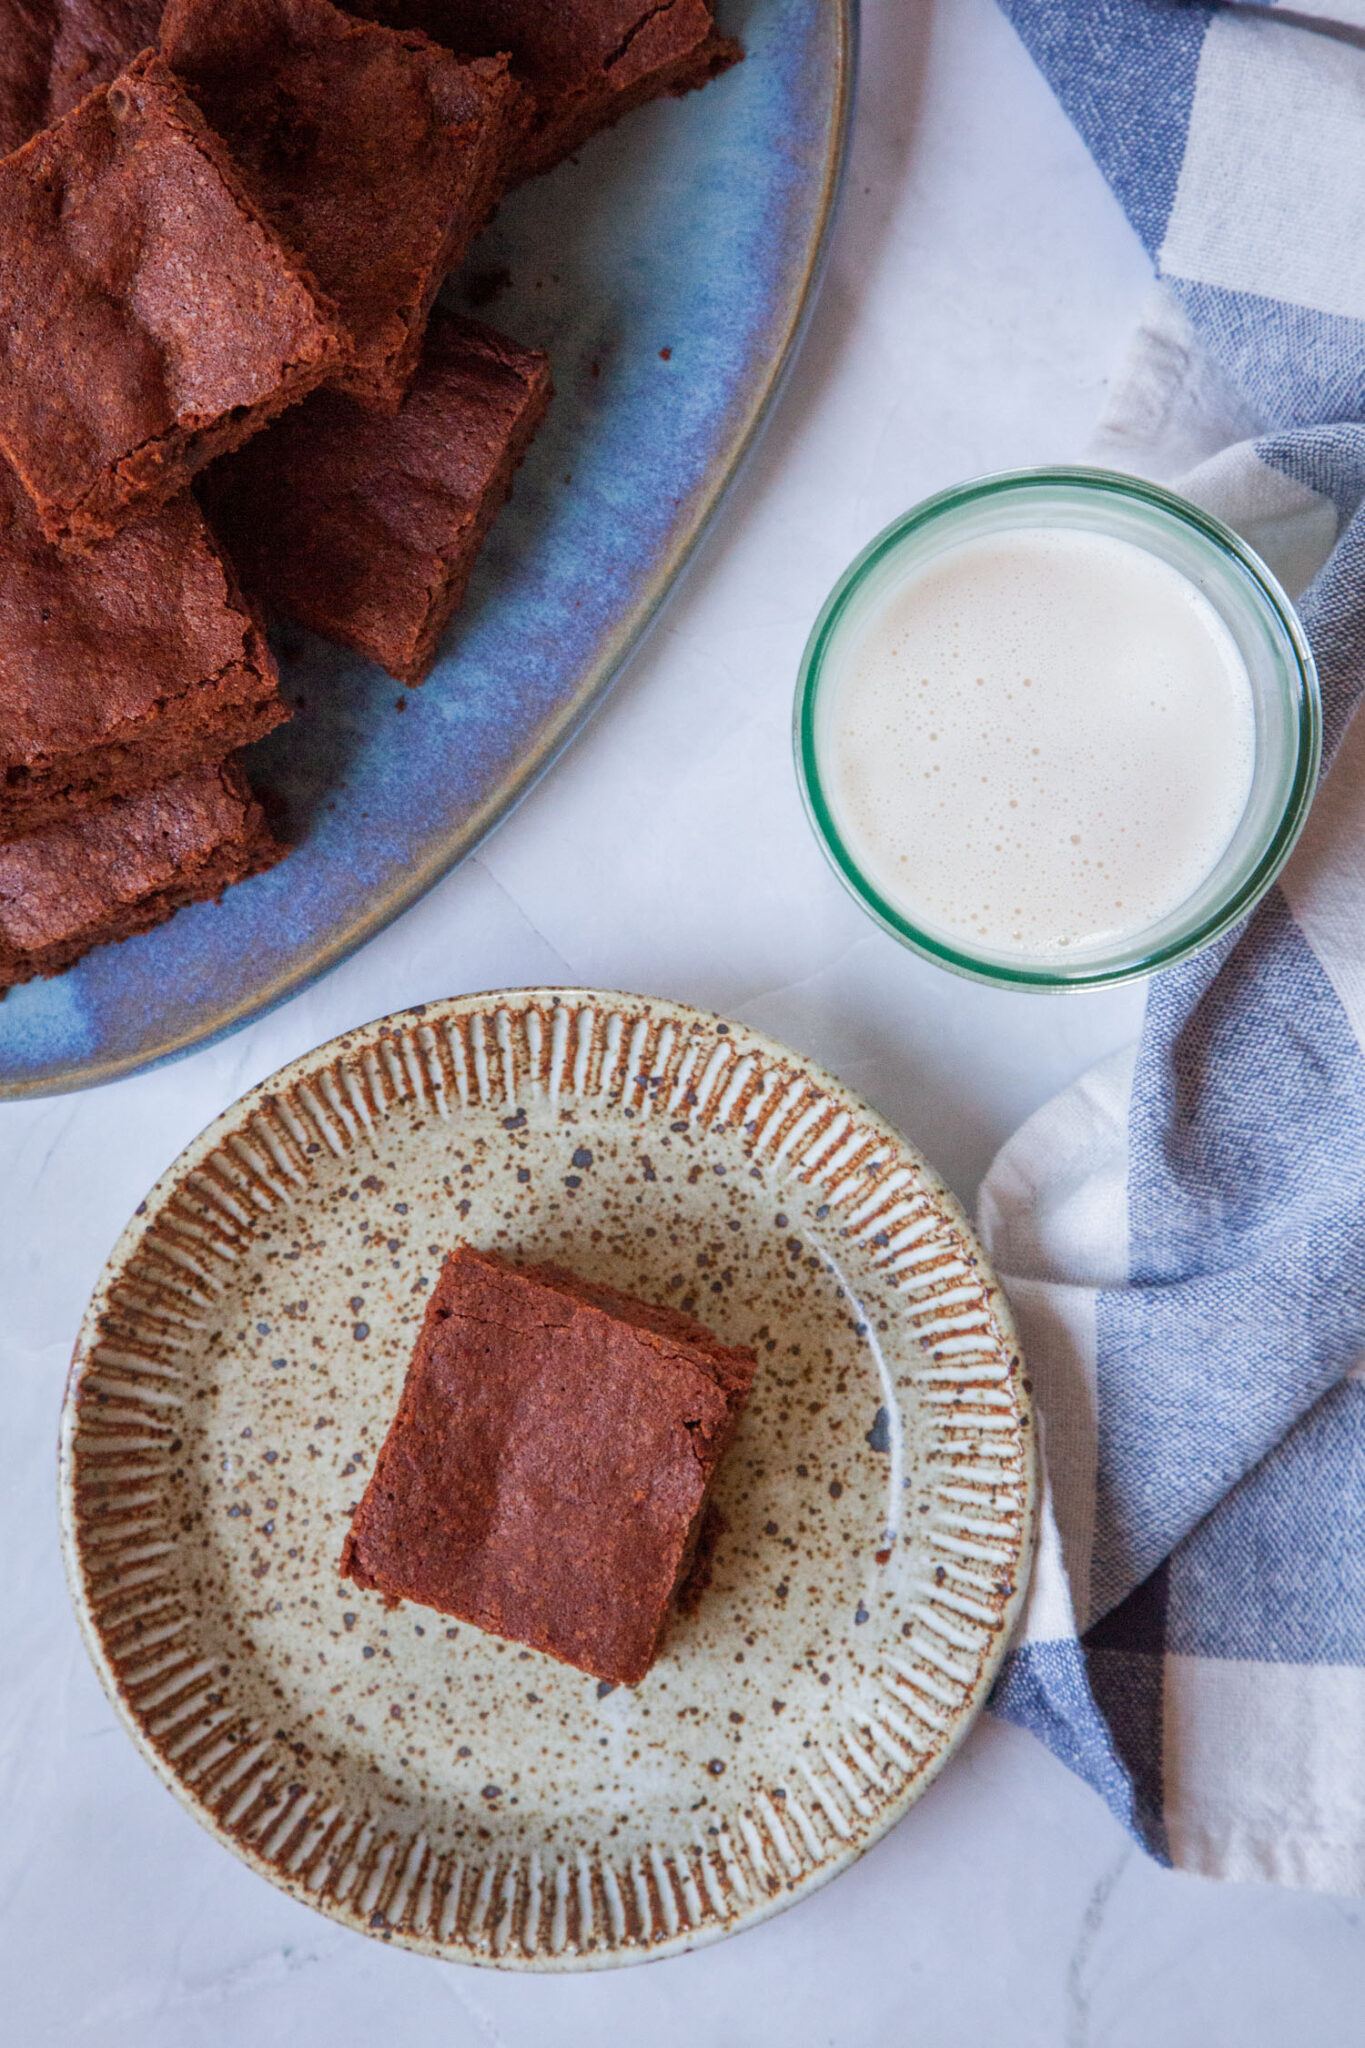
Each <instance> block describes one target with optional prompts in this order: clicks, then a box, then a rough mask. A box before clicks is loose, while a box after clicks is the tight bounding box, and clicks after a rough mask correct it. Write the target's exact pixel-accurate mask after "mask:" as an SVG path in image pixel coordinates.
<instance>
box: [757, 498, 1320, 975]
mask: <svg viewBox="0 0 1365 2048" xmlns="http://www.w3.org/2000/svg"><path fill="white" fill-rule="evenodd" d="M1040 485H1041V486H1048V485H1061V486H1067V487H1074V488H1076V489H1078V490H1080V491H1082V492H1094V493H1095V494H1096V496H1098V497H1106V496H1107V497H1112V498H1121V499H1125V500H1128V501H1130V502H1136V503H1138V504H1141V505H1146V506H1148V507H1150V508H1152V509H1153V510H1155V511H1157V512H1158V513H1162V514H1165V515H1166V516H1168V517H1170V518H1173V519H1175V520H1177V521H1179V523H1180V524H1181V525H1183V526H1185V527H1187V528H1189V529H1191V530H1192V531H1193V532H1195V533H1197V534H1199V535H1200V536H1201V537H1202V538H1203V539H1204V540H1205V541H1207V542H1208V543H1209V544H1210V545H1211V546H1212V547H1213V548H1215V549H1216V550H1217V551H1218V553H1219V554H1221V555H1222V556H1223V557H1224V558H1225V560H1227V561H1230V563H1231V564H1232V566H1233V567H1234V569H1235V570H1236V571H1237V572H1238V573H1239V574H1240V575H1241V577H1242V578H1243V579H1244V581H1245V582H1246V583H1247V584H1248V585H1250V587H1251V588H1252V590H1253V591H1254V592H1255V594H1256V597H1257V599H1258V600H1259V603H1260V605H1261V607H1262V608H1263V610H1264V611H1265V612H1266V613H1268V614H1269V615H1270V617H1271V619H1272V620H1273V622H1274V624H1275V626H1276V627H1277V628H1278V631H1279V634H1280V635H1281V636H1282V637H1283V640H1284V642H1285V644H1286V647H1287V650H1288V653H1289V656H1290V659H1289V661H1288V663H1287V665H1286V666H1287V670H1288V673H1289V676H1290V678H1291V684H1295V683H1296V688H1295V689H1294V702H1293V704H1292V707H1291V708H1292V711H1293V714H1294V722H1295V728H1296V732H1297V749H1296V755H1295V760H1294V765H1293V771H1292V774H1291V776H1290V780H1289V789H1288V794H1287V796H1286V799H1285V803H1284V808H1283V810H1282V812H1281V814H1280V817H1279V821H1278V823H1277V824H1276V826H1275V829H1274V831H1273V832H1272V833H1271V834H1270V836H1269V839H1268V840H1267V843H1266V845H1265V846H1264V848H1263V849H1262V851H1261V853H1260V855H1259V857H1258V858H1257V859H1256V860H1255V862H1254V863H1253V865H1252V866H1251V867H1250V868H1249V869H1248V870H1247V872H1246V873H1245V874H1244V875H1243V876H1242V877H1241V879H1240V880H1239V881H1238V883H1237V885H1236V887H1235V888H1233V889H1232V890H1230V892H1229V894H1228V895H1227V897H1226V898H1224V899H1223V900H1222V901H1221V902H1220V903H1219V904H1218V905H1217V906H1216V907H1215V908H1213V909H1212V910H1210V911H1208V912H1207V913H1206V914H1205V915H1204V916H1202V917H1200V918H1199V919H1197V920H1196V921H1195V922H1194V923H1193V924H1192V925H1191V926H1190V927H1189V928H1188V929H1187V930H1183V931H1180V932H1178V933H1176V934H1175V935H1173V936H1172V937H1170V938H1168V939H1167V940H1165V941H1164V942H1163V943H1162V944H1160V945H1158V946H1154V947H1152V948H1150V949H1147V950H1143V951H1141V952H1140V953H1139V952H1135V953H1134V954H1133V956H1132V957H1131V958H1126V959H1124V958H1120V959H1119V960H1117V961H1114V960H1106V961H1103V962H1098V963H1096V964H1095V965H1094V966H1093V967H1085V966H1083V965H1082V966H1078V967H1075V968H1068V969H1057V970H1055V971H1054V970H1051V969H1048V968H1042V967H1037V966H1022V965H1021V966H1014V965H1011V964H1010V963H1009V962H1007V961H997V960H992V959H984V958H982V957H980V956H979V955H976V954H972V953H969V952H966V951H964V950H962V949H961V948H959V947H956V946H953V945H951V944H949V943H948V942H947V941H946V940H944V939H942V938H939V937H936V936H934V935H933V934H931V933H929V932H926V931H924V930H922V929H921V928H920V927H919V926H917V925H915V924H913V923H912V922H911V921H910V919H908V918H907V917H906V916H904V914H903V913H902V912H901V911H899V910H897V909H896V908H895V906H894V905H893V904H891V903H889V902H888V901H887V899H886V898H885V897H884V896H883V895H882V894H881V892H880V891H879V890H878V889H877V888H876V887H874V885H873V884H872V882H871V881H869V879H868V877H867V876H866V875H865V874H864V873H863V871H862V869H861V868H860V867H859V865H858V863H857V862H856V861H855V860H854V859H853V857H852V855H851V854H850V853H849V851H848V848H847V847H846V846H845V844H844V842H843V839H842V837H841V835H840V832H839V829H838V826H837V825H836V824H835V821H834V815H833V811H832V808H831V806H830V803H829V801H828V799H827V797H826V795H825V791H824V787H823V785H822V783H821V778H820V767H819V757H818V749H817V746H816V736H815V727H816V708H817V703H818V700H819V694H820V683H821V678H822V673H823V667H824V661H825V657H826V654H827V653H828V651H829V648H830V645H831V642H832V641H833V638H834V636H835V634H836V632H837V631H838V628H839V626H840V624H841V622H842V620H843V617H844V614H845V612H846V611H847V609H848V607H849V605H850V604H851V602H852V601H853V599H854V597H855V596H856V594H857V592H858V591H859V590H860V588H861V587H862V585H863V583H864V582H865V581H866V579H867V578H868V577H869V576H870V575H872V573H873V572H874V571H875V570H876V569H877V568H878V567H879V566H880V565H881V563H882V562H884V561H885V560H886V558H887V556H888V555H891V554H894V553H895V551H896V550H897V549H898V548H899V547H900V546H901V545H902V544H903V543H904V542H905V541H906V540H907V539H908V538H909V537H910V536H911V535H912V534H915V533H918V532H921V531H922V530H923V529H924V528H925V527H927V526H931V525H933V524H934V523H935V522H937V521H938V520H940V519H942V518H943V517H944V516H945V515H947V514H950V513H955V512H958V511H961V510H963V509H964V508H965V507H967V506H970V505H973V504H976V503H978V502H979V501H980V500H982V499H986V498H997V497H1004V496H1008V495H1009V494H1010V493H1013V492H1017V491H1025V490H1035V489H1037V488H1038V487H1039V486H1040ZM792 739H793V746H794V751H795V755H796V778H797V782H798V784H799V786H800V789H801V796H802V801H803V802H804V804H805V807H806V815H807V817H808V818H809V819H810V822H811V826H812V828H813V830H814V832H815V836H816V838H817V840H818V841H819V843H820V845H821V848H822V849H823V851H824V854H825V857H826V859H827V860H828V861H829V863H830V865H831V866H832V867H833V869H834V871H835V873H836V874H837V875H838V877H839V879H840V881H842V882H843V884H844V886H845V887H846V888H847V889H848V890H849V892H850V894H851V895H852V896H853V897H854V898H855V899H856V900H857V902H858V903H859V904H861V906H862V908H863V909H864V910H865V911H866V912H867V913H868V915H869V916H870V917H872V918H873V919H874V920H875V922H876V923H878V924H879V925H881V927H882V929H883V930H884V931H887V932H889V933H890V934H891V936H892V937H893V938H896V939H899V940H900V941H901V943H902V944H903V945H906V946H909V947H910V948H911V949H912V950H913V951H914V952H916V953H919V954H921V955H922V956H923V957H924V958H925V959H926V960H932V961H934V962H935V963H936V964H937V965H939V966H940V967H946V968H949V969H951V970H952V972H953V973H955V974H962V975H966V976H967V977H968V978H969V979H971V980H974V981H983V982H989V983H993V984H994V985H996V986H997V987H1006V988H1017V989H1037V990H1065V989H1088V988H1108V987H1112V986H1114V985H1116V984H1117V983H1119V982H1124V981H1133V980H1136V979H1137V978H1139V977H1140V976H1142V975H1147V974H1152V973H1154V972H1155V971H1156V970H1157V969H1159V968H1162V967H1170V966H1173V965H1174V964H1175V962H1176V961H1178V960H1184V959H1187V958H1188V957H1189V955H1190V954H1192V953H1196V952H1199V951H1200V950H1201V949H1202V948H1203V947H1205V946H1208V945H1210V944H1212V942H1213V941H1214V940H1215V939H1217V938H1219V937H1220V936H1221V935H1222V934H1223V933H1224V932H1226V931H1227V930H1228V929H1229V928H1230V927H1231V926H1232V925H1235V924H1237V923H1238V922H1239V921H1240V919H1242V918H1243V917H1245V916H1246V914H1247V913H1248V912H1249V911H1250V910H1251V909H1252V908H1253V907H1254V906H1255V904H1256V903H1257V902H1258V901H1259V900H1260V898H1261V897H1262V896H1263V895H1264V894H1265V892H1266V890H1267V889H1268V888H1269V887H1270V885H1271V883H1272V882H1273V881H1274V880H1275V877H1276V876H1277V875H1278V874H1279V872H1280V870H1281V869H1282V868H1283V866H1284V864H1285V862H1286V861H1287V860H1288V858H1289V856H1290V854H1291V852H1292V851H1293V848H1294V842H1295V840H1296V839H1297V838H1298V836H1299V833H1300V831H1301V830H1302V829H1303V824H1304V820H1305V819H1306V818H1307V816H1308V811H1309V806H1310V805H1311V803H1312V801H1313V793H1314V790H1315V788H1316V786H1317V779H1318V769H1319V765H1320V762H1321V758H1322V706H1321V699H1320V696H1319V691H1318V675H1317V667H1316V664H1315V662H1314V660H1313V654H1312V650H1311V648H1310V647H1309V645H1308V640H1307V637H1306V636H1305V634H1304V630H1303V627H1302V625H1301V624H1300V622H1299V618H1298V614H1297V612H1296V611H1295V609H1294V606H1293V603H1292V601H1291V600H1290V598H1289V597H1288V595H1287V594H1286V592H1285V591H1284V590H1283V589H1282V587H1281V586H1280V584H1279V582H1278V581H1277V580H1276V578H1275V576H1274V575H1273V574H1272V573H1271V571H1270V570H1269V569H1268V568H1267V567H1266V565H1265V563H1264V562H1263V561H1262V560H1261V558H1260V557H1259V555H1257V554H1256V553H1255V551H1254V550H1253V549H1252V548H1249V547H1248V546H1247V544H1246V542H1245V541H1244V540H1242V539H1241V537H1240V536H1239V535H1238V534H1236V533H1234V532H1233V531H1232V529H1231V527H1228V526H1225V525H1224V524H1223V522H1222V521H1221V520H1220V519H1215V518H1214V517H1213V516H1212V514H1211V513H1208V512H1204V511H1202V510H1201V509H1200V508H1199V507H1198V506H1197V505H1192V504H1191V503H1190V502H1189V500H1188V499H1186V498H1181V497H1179V496H1177V495H1176V493H1175V492H1173V491H1168V490H1163V489H1162V487H1161V486H1160V485H1159V484H1152V483H1147V482H1146V481H1145V480H1143V479H1141V478H1138V477H1129V476H1123V475H1120V474H1119V473H1118V472H1116V471H1112V470H1104V469H1087V468H1083V467H1074V466H1069V467H1063V466H1056V467H1049V468H1042V469H1015V470H1002V471H1000V472H998V473H996V474H994V475H990V476H982V477H976V478H973V479H971V480H970V481H969V482H966V483H962V484H955V485H953V486H952V487H951V488H950V489H948V490H945V491H939V492H937V493H936V494H935V495H934V496H933V497H931V498H925V499H923V500H922V501H921V502H920V503H919V504H918V505H914V506H912V507H911V509H910V510H909V511H908V512H904V513H902V514H901V516H900V517H899V518H898V519H893V520H892V521H891V524H890V525H889V526H885V527H883V528H882V530H881V532H880V533H879V534H877V535H876V536H875V537H874V538H873V539H872V540H870V541H869V542H868V544H867V546H866V547H865V548H864V549H863V550H862V552H861V554H859V555H858V556H856V557H855V559H854V560H853V561H852V562H850V564H849V566H848V568H847V569H845V571H844V573H843V575H842V576H841V577H840V578H839V580H838V582H837V583H836V584H835V586H834V588H833V590H832V591H831V592H830V594H829V596H828V597H827V598H826V600H825V603H824V605H823V606H822V607H821V611H820V615H819V617H818V618H817V619H816V621H815V624H814V626H813V627H812V628H811V633H810V638H809V639H808V640H807V642H806V647H805V652H804V653H803V654H802V657H801V666H800V670H799V672H798V676H797V684H796V703H795V709H794V717H793V731H792Z"/></svg>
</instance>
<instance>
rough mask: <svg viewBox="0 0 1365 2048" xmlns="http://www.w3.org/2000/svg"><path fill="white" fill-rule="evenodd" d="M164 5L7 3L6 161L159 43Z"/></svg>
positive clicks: (125, 0)
mask: <svg viewBox="0 0 1365 2048" xmlns="http://www.w3.org/2000/svg"><path fill="white" fill-rule="evenodd" d="M161 7H162V0H0V156H8V155H9V153H10V151H11V150H12V149H18V147H19V145H20V143H21V142H27V141H28V139H29V136H30V135H36V134H37V133H38V130H39V129H40V128H49V127H51V125H52V123H53V122H54V121H58V120H60V119H61V117H62V115H63V114H69V113H70V111H71V109H72V108H73V107H74V106H75V105H76V104H77V102H78V101H80V100H83V99H84V98H85V96H86V94H87V93H88V92H93V91H94V89H95V87H96V86H97V85H108V83H109V81H110V79H111V78H112V77H113V76H114V74H115V72H116V71H121V70H122V69H123V67H124V65H125V64H127V63H129V62H130V61H131V59H132V58H134V57H136V55H137V53H138V51H139V50H145V49H146V48H147V46H148V44H149V43H154V42H155V41H156V37H157V29H158V26H159V24H160V21H161Z"/></svg>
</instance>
